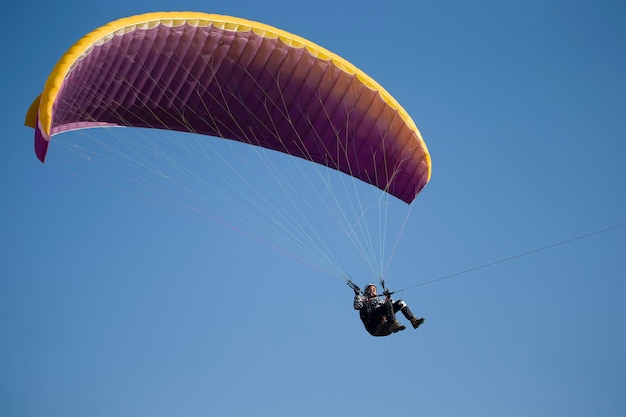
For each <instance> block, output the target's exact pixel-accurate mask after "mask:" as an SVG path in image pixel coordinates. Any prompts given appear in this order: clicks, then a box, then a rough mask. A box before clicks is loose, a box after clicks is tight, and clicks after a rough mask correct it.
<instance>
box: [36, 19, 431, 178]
mask: <svg viewBox="0 0 626 417" xmlns="http://www.w3.org/2000/svg"><path fill="white" fill-rule="evenodd" d="M185 24H187V25H194V26H210V25H214V26H215V27H218V28H220V29H226V30H230V31H237V32H248V31H251V30H252V31H254V32H255V33H256V34H258V35H260V36H263V37H265V38H268V39H276V38H278V39H280V40H281V41H282V42H284V43H286V44H287V45H290V46H293V47H295V48H307V50H308V51H309V52H310V53H311V54H313V55H314V56H315V57H317V58H319V59H323V60H330V61H332V62H333V64H335V65H336V66H337V67H338V68H339V69H341V70H342V71H345V72H346V73H349V74H354V75H355V76H356V77H357V78H358V79H359V81H361V82H362V83H363V84H364V85H366V86H367V87H369V88H371V89H372V90H374V91H378V93H379V94H380V95H381V97H382V98H383V99H384V100H385V102H387V104H389V105H390V106H391V107H392V108H394V109H396V110H397V111H398V114H399V115H400V117H401V118H402V119H403V120H404V121H405V122H406V123H407V124H408V125H409V127H410V128H411V129H413V130H414V131H415V132H416V134H417V136H418V138H419V140H420V142H421V144H422V146H423V148H424V150H425V151H426V158H427V163H428V167H429V169H428V180H430V175H431V168H430V167H431V160H430V155H429V153H428V150H427V148H426V144H425V143H424V140H423V139H422V136H421V134H420V132H419V130H418V129H417V126H416V125H415V122H414V121H413V119H411V117H410V116H409V114H408V113H407V112H406V110H404V109H403V108H402V106H400V104H399V103H398V102H397V101H396V100H395V99H394V98H393V96H391V94H389V93H388V92H387V91H386V90H385V89H384V88H383V87H382V86H381V85H380V84H378V83H377V82H376V81H375V80H374V79H372V78H371V77H369V76H368V75H367V74H365V73H364V72H363V71H361V70H359V69H358V68H357V67H355V66H354V65H352V64H351V63H350V62H348V61H347V60H345V59H343V58H341V57H340V56H339V55H337V54H334V53H332V52H330V51H329V50H327V49H325V48H323V47H321V46H319V45H317V44H315V43H313V42H311V41H309V40H307V39H304V38H302V37H300V36H297V35H294V34H292V33H289V32H286V31H284V30H281V29H278V28H275V27H273V26H270V25H266V24H263V23H259V22H254V21H251V20H247V19H242V18H238V17H232V16H224V15H218V14H208V13H201V12H156V13H146V14H141V15H136V16H130V17H125V18H122V19H118V20H115V21H113V22H111V23H108V24H106V25H104V26H102V27H100V28H98V29H96V30H94V31H93V32H91V33H88V34H87V35H85V36H84V37H83V38H82V39H80V40H79V41H78V42H76V43H75V44H74V45H73V46H72V47H71V48H70V49H69V50H68V51H67V52H66V53H65V55H63V57H61V59H60V60H59V62H57V64H56V66H55V67H54V69H53V70H52V72H51V73H50V76H49V77H48V80H47V81H46V84H45V86H44V90H43V92H42V93H41V95H40V96H39V97H37V98H36V99H35V101H34V102H33V104H32V105H31V107H30V109H29V110H28V113H27V115H26V125H27V126H30V127H33V128H34V127H35V123H36V122H35V120H36V115H37V113H38V114H39V124H40V127H41V129H42V131H43V133H44V135H46V136H47V137H49V136H50V126H51V124H52V105H53V103H54V100H55V98H56V95H57V94H58V92H59V89H60V88H61V85H62V83H63V80H64V79H65V77H66V75H67V74H68V73H69V72H70V71H71V69H72V66H73V65H74V64H75V62H77V61H78V60H80V59H81V58H82V57H83V56H84V55H85V54H86V53H88V52H89V51H90V50H91V48H93V46H94V45H98V44H102V43H104V42H107V41H108V40H109V39H111V38H112V37H113V36H116V35H122V34H124V33H128V32H132V31H134V30H135V29H137V28H144V29H148V28H151V27H154V26H157V25H168V26H181V25H185Z"/></svg>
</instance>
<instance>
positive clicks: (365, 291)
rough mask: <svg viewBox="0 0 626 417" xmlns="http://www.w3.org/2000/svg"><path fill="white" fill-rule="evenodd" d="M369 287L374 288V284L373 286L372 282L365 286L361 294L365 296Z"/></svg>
mask: <svg viewBox="0 0 626 417" xmlns="http://www.w3.org/2000/svg"><path fill="white" fill-rule="evenodd" d="M371 286H374V287H375V288H376V284H374V283H373V282H370V283H369V284H367V285H366V286H365V288H364V289H363V292H364V293H365V294H367V293H368V291H367V289H368V288H369V287H371Z"/></svg>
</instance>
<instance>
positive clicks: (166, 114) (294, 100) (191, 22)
mask: <svg viewBox="0 0 626 417" xmlns="http://www.w3.org/2000/svg"><path fill="white" fill-rule="evenodd" d="M26 125H28V126H31V127H33V128H34V129H35V151H36V154H37V157H38V158H39V159H40V160H41V161H44V160H45V157H46V152H47V149H48V144H49V142H50V140H51V138H52V136H54V135H55V134H58V133H61V132H65V131H70V130H75V129H82V128H91V127H105V126H125V127H142V128H155V129H170V130H176V131H182V132H192V133H196V134H201V135H210V136H216V137H221V138H226V139H231V140H236V141H240V142H245V143H249V144H252V145H256V146H262V147H265V148H269V149H273V150H276V151H280V152H284V153H287V154H289V155H293V156H297V157H300V158H304V159H307V160H310V161H312V162H315V163H319V164H323V165H326V166H328V167H330V168H333V169H337V170H340V171H342V172H344V173H346V174H348V175H351V176H353V177H356V178H359V179H360V180H362V181H365V182H367V183H370V184H372V185H374V186H376V187H378V188H380V189H381V190H384V191H386V192H388V193H390V194H391V195H393V196H395V197H397V198H399V199H401V200H403V201H405V202H407V203H410V202H411V201H412V200H413V199H414V198H415V196H416V195H417V194H418V193H419V191H420V190H421V189H422V188H423V187H424V186H425V185H426V184H427V182H428V181H429V179H430V175H431V161H430V156H429V153H428V150H427V148H426V144H425V143H424V141H423V139H422V137H421V135H420V132H419V131H418V129H417V127H416V125H415V123H414V122H413V120H412V119H411V117H410V116H409V115H408V114H407V112H406V111H405V110H404V109H403V108H402V107H401V106H400V105H399V104H398V103H397V102H396V100H395V99H394V98H393V97H392V96H391V95H390V94H389V93H388V92H387V91H385V89H384V88H383V87H381V86H380V85H379V84H378V83H377V82H376V81H374V80H373V79H372V78H370V77H368V76H367V75H366V74H365V73H364V72H362V71H361V70H359V69H357V68H356V67H355V66H354V65H352V64H350V63H349V62H348V61H346V60H345V59H343V58H341V57H339V56H337V55H335V54H333V53H332V52H330V51H328V50H326V49H324V48H322V47H320V46H318V45H316V44H314V43H312V42H310V41H308V40H306V39H303V38H301V37H299V36H296V35H293V34H291V33H288V32H285V31H283V30H280V29H277V28H274V27H271V26H268V25H265V24H261V23H257V22H253V21H249V20H244V19H240V18H235V17H229V16H220V15H213V14H204V13H194V12H163V13H148V14H144V15H139V16H133V17H128V18H123V19H120V20H117V21H114V22H112V23H109V24H107V25H105V26H103V27H101V28H99V29H97V30H95V31H93V32H91V33H89V34H88V35H86V36H85V37H83V38H82V39H81V40H80V41H78V42H77V43H76V44H75V45H74V46H73V47H71V48H70V49H69V50H68V51H67V52H66V54H65V55H64V56H63V57H62V58H61V59H60V60H59V62H58V63H57V65H56V66H55V68H54V70H53V71H52V73H51V74H50V76H49V78H48V81H47V82H46V84H45V87H44V90H43V92H42V94H41V95H40V96H39V97H37V99H35V101H34V102H33V104H32V105H31V107H30V109H29V111H28V113H27V116H26Z"/></svg>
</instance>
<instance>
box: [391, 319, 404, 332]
mask: <svg viewBox="0 0 626 417" xmlns="http://www.w3.org/2000/svg"><path fill="white" fill-rule="evenodd" d="M404 329H406V326H404V325H402V324H400V322H398V321H397V320H394V321H393V322H392V323H391V324H390V325H389V330H391V332H392V333H397V332H399V331H401V330H404Z"/></svg>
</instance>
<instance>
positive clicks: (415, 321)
mask: <svg viewBox="0 0 626 417" xmlns="http://www.w3.org/2000/svg"><path fill="white" fill-rule="evenodd" d="M398 303H399V307H400V311H401V312H402V314H403V315H404V317H406V318H407V320H409V321H410V322H411V325H413V328H414V329H417V328H418V327H420V326H421V325H422V324H423V323H424V319H423V318H417V317H415V315H414V314H413V313H412V312H411V310H410V309H409V306H407V305H406V303H405V302H404V301H402V300H399V301H398Z"/></svg>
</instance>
